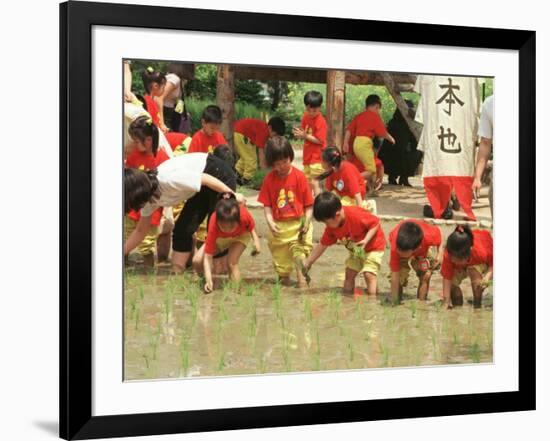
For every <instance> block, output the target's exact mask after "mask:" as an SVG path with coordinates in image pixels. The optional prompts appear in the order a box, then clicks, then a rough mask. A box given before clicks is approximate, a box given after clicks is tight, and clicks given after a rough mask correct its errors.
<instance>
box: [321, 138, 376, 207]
mask: <svg viewBox="0 0 550 441" xmlns="http://www.w3.org/2000/svg"><path fill="white" fill-rule="evenodd" d="M322 160H323V169H324V170H325V173H323V174H322V175H320V176H318V177H317V178H316V179H317V180H319V181H320V180H323V179H325V188H326V190H327V191H332V192H334V194H336V195H337V196H338V197H339V198H340V202H342V205H344V206H350V205H354V206H357V207H362V206H363V203H364V202H365V200H364V198H365V190H366V186H365V179H363V176H361V173H359V170H357V167H355V166H354V165H353V164H352V163H351V162H348V161H344V160H342V154H341V153H340V150H338V149H337V148H336V147H327V148H326V149H325V150H323V154H322Z"/></svg>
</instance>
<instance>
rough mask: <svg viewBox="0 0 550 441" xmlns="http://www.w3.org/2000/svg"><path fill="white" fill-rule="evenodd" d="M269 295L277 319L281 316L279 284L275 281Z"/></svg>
mask: <svg viewBox="0 0 550 441" xmlns="http://www.w3.org/2000/svg"><path fill="white" fill-rule="evenodd" d="M271 297H272V299H273V303H274V305H275V315H276V316H277V318H278V319H281V317H282V300H281V285H280V284H279V283H276V284H275V285H273V287H272V288H271Z"/></svg>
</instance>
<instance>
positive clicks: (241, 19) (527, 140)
mask: <svg viewBox="0 0 550 441" xmlns="http://www.w3.org/2000/svg"><path fill="white" fill-rule="evenodd" d="M93 25H102V26H122V27H136V28H158V29H183V30H194V31H207V32H231V33H243V34H257V35H279V36H287V37H309V38H323V39H344V40H358V41H367V40H368V41H382V42H387V43H409V44H428V45H444V46H459V47H469V48H492V49H510V50H516V51H518V53H519V95H520V96H519V106H520V112H519V139H518V148H521V155H519V176H520V179H519V181H518V182H517V184H516V185H519V190H520V191H519V194H520V195H521V197H520V200H519V213H518V214H517V215H518V216H519V226H520V229H519V268H518V270H519V279H520V280H521V281H522V289H523V290H524V291H525V292H527V293H528V292H534V291H535V87H536V86H535V32H534V31H523V30H505V29H486V28H472V27H461V26H442V25H433V24H417V23H394V22H381V21H370V20H354V19H340V18H321V17H305V16H293V15H276V14H257V13H248V12H246V13H245V12H227V11H211V10H198V9H183V8H170V7H156V6H137V5H125V4H108V3H88V2H72V1H69V2H67V3H62V4H61V5H60V127H59V130H60V238H61V239H60V240H61V243H60V273H59V276H60V416H59V418H60V436H61V437H62V438H65V439H89V438H105V437H115V436H139V435H153V434H171V433H182V432H193V431H214V430H230V429H243V428H261V427H273V426H290V425H306V424H324V423H341V422H354V421H365V420H383V419H399V418H415V417H428V416H444V415H456V414H476V413H486V412H508V411H522V410H534V409H535V308H536V305H535V297H534V296H532V295H530V296H519V299H518V301H519V309H518V315H519V354H518V360H519V390H518V391H514V392H497V393H480V394H467V395H445V396H431V397H415V398H399V399H384V400H370V401H349V402H329V403H319V404H298V405H281V406H265V407H251V408H234V409H219V410H196V411H182V412H164V413H149V414H131V415H109V416H92V386H93V384H92V241H93V236H92V220H91V212H92V109H91V104H90V103H91V102H92V100H91V91H92V90H91V81H92V78H91V72H92V45H91V31H92V26H93ZM365 29H369V32H368V34H366V33H365V31H364V30H365ZM367 35H368V37H367Z"/></svg>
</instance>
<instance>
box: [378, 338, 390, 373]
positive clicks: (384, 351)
mask: <svg viewBox="0 0 550 441" xmlns="http://www.w3.org/2000/svg"><path fill="white" fill-rule="evenodd" d="M378 347H379V349H380V355H381V356H382V357H381V359H380V365H381V366H382V367H387V366H389V361H390V348H389V347H388V345H387V344H385V342H384V341H383V340H380V342H379V343H378Z"/></svg>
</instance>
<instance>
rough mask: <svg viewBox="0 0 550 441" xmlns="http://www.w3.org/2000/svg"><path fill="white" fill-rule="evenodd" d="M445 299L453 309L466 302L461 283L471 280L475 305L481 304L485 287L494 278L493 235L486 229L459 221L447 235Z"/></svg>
mask: <svg viewBox="0 0 550 441" xmlns="http://www.w3.org/2000/svg"><path fill="white" fill-rule="evenodd" d="M441 275H442V276H443V302H444V304H445V306H446V307H447V308H448V309H450V308H452V307H453V306H461V305H462V304H463V303H464V297H463V294H462V290H461V289H460V283H461V282H462V281H463V280H464V279H465V278H466V277H469V278H470V281H471V282H472V292H473V297H474V298H473V304H474V308H481V298H482V295H483V291H484V290H485V288H486V287H487V286H489V284H490V283H491V281H492V280H493V237H492V236H491V233H489V231H486V230H473V231H472V229H471V228H470V227H469V226H468V225H459V226H457V227H456V229H455V230H454V231H453V232H452V233H451V234H450V235H449V237H448V238H447V246H446V248H445V254H444V255H443V263H442V265H441Z"/></svg>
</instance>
